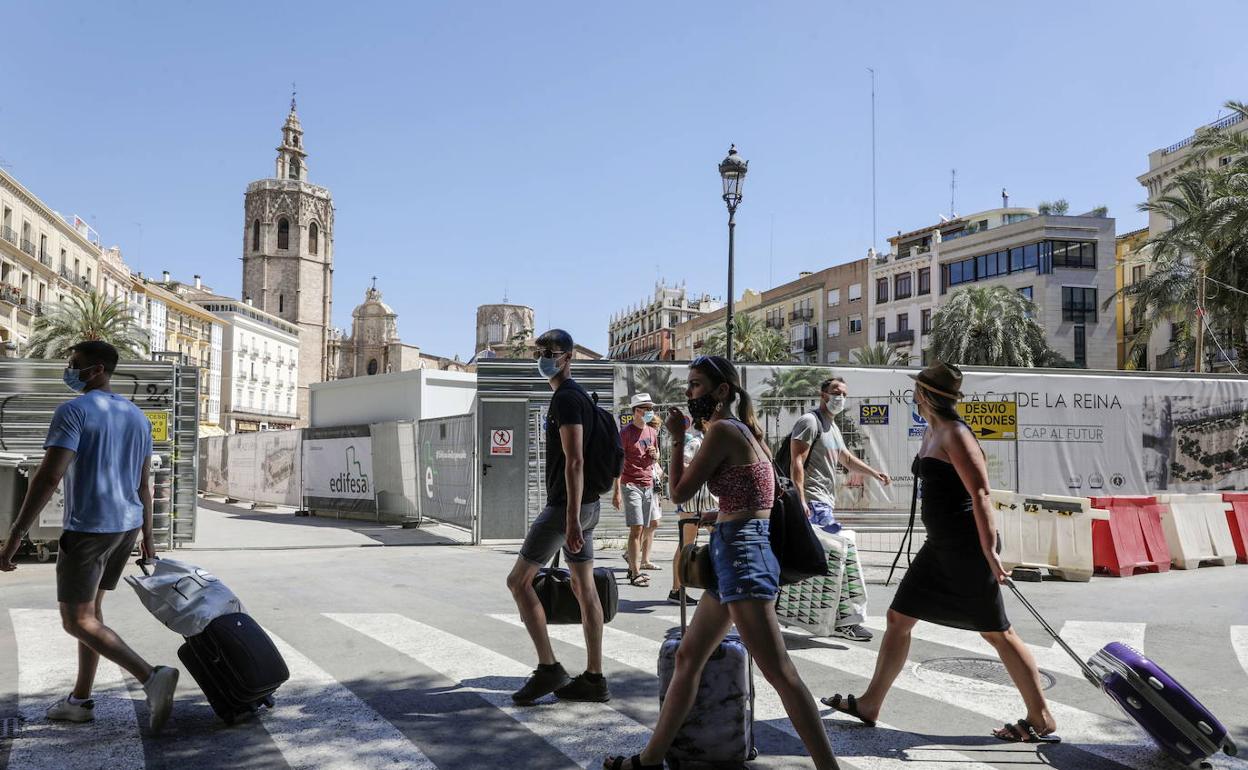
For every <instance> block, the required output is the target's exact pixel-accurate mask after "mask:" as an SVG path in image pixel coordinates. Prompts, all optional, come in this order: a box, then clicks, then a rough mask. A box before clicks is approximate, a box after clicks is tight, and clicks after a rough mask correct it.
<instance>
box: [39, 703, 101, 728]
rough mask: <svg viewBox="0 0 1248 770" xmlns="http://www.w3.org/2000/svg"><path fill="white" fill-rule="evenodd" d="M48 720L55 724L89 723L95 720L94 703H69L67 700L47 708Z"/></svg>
mask: <svg viewBox="0 0 1248 770" xmlns="http://www.w3.org/2000/svg"><path fill="white" fill-rule="evenodd" d="M48 719H51V720H53V721H55V722H91V721H93V720H94V719H95V701H93V700H89V699H88V700H85V701H83V702H82V703H70V702H69V698H65V699H64V700H59V701H57V702H56V703H53V704H52V705H51V706H48Z"/></svg>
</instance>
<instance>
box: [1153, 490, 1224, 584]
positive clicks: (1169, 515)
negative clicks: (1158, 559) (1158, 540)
mask: <svg viewBox="0 0 1248 770" xmlns="http://www.w3.org/2000/svg"><path fill="white" fill-rule="evenodd" d="M1157 502H1159V503H1164V504H1165V506H1166V507H1165V509H1164V510H1163V511H1162V513H1161V528H1162V531H1163V532H1165V533H1166V542H1167V543H1169V544H1170V554H1171V556H1172V557H1173V558H1172V559H1171V563H1172V564H1174V566H1175V567H1178V568H1179V569H1192V568H1194V567H1199V566H1200V565H1201V564H1202V563H1207V564H1217V565H1221V566H1223V567H1225V566H1229V565H1231V564H1234V563H1235V557H1236V554H1235V541H1234V540H1233V539H1232V538H1231V527H1230V524H1228V523H1227V519H1226V512H1227V511H1229V510H1231V504H1230V503H1228V502H1226V501H1224V500H1223V499H1222V495H1220V494H1218V493H1212V494H1197V495H1158V496H1157Z"/></svg>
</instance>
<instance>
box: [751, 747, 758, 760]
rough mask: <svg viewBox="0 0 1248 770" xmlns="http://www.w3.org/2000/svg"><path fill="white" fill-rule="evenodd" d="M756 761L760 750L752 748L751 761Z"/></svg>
mask: <svg viewBox="0 0 1248 770" xmlns="http://www.w3.org/2000/svg"><path fill="white" fill-rule="evenodd" d="M755 759H758V749H756V748H754V747H753V746H751V747H750V760H755Z"/></svg>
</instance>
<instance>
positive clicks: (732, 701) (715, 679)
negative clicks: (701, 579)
mask: <svg viewBox="0 0 1248 770" xmlns="http://www.w3.org/2000/svg"><path fill="white" fill-rule="evenodd" d="M697 521H698V519H697V518H690V519H681V521H680V525H679V527H678V531H681V532H682V533H683V530H684V525H685V524H692V523H695V522H697ZM680 545H681V546H683V545H684V543H683V542H681V543H680ZM684 593H685V592H684V591H681V603H680V628H673V629H672V630H670V631H668V632H667V637H666V638H665V639H664V640H663V645H662V646H661V647H660V648H659V682H660V683H659V703H660V705H661V704H662V703H663V701H664V699H665V698H666V697H667V686H668V684H669V683H670V682H671V681H672V674H673V673H674V672H675V670H676V649H677V648H678V647H679V646H680V640H681V637H682V636H683V635H684V632H685V629H686V623H685V616H686V608H685V597H684ZM757 755H758V752H757V751H755V749H754V666H753V662H752V661H751V659H750V654H749V652H748V651H747V650H746V649H745V644H743V643H742V642H741V637H739V636H737V635H736V634H734V633H729V634H728V635H727V636H725V637H724V639H723V641H721V642H720V643H719V647H718V648H716V650H715V651H714V652H713V653H711V658H710V660H708V661H707V662H706V668H704V669H703V670H702V681H701V682H700V683H699V684H698V694H697V696H696V697H695V698H694V701H693V708H692V709H691V710H690V711H689V716H688V717H686V718H685V723H684V725H682V726H681V728H680V732H678V733H677V734H676V739H675V740H674V741H673V742H672V747H671V749H669V750H668V753H667V757H666V760H667V764H668V767H671V768H673V769H674V768H678V767H680V766H681V763H682V762H690V763H696V764H698V765H701V766H708V765H709V766H713V767H743V766H744V764H745V763H746V762H747V761H749V760H751V759H753V758H754V757H756V756H757Z"/></svg>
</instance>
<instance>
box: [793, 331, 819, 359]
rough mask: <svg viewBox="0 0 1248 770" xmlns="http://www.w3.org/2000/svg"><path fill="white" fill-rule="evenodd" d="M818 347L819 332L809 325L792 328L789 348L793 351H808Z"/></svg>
mask: <svg viewBox="0 0 1248 770" xmlns="http://www.w3.org/2000/svg"><path fill="white" fill-rule="evenodd" d="M818 349H819V334H818V332H817V331H816V330H815V329H814V328H812V327H810V326H806V327H798V328H796V329H794V331H793V336H792V337H790V338H789V350H790V351H791V352H793V353H809V352H811V351H813V350H818Z"/></svg>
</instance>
